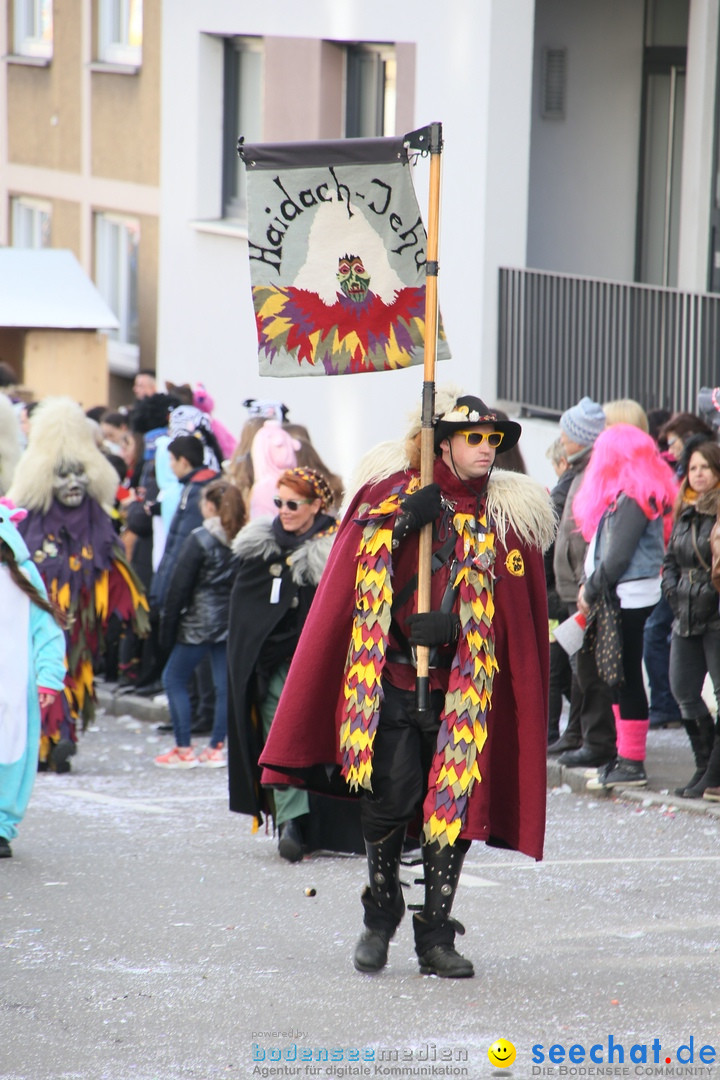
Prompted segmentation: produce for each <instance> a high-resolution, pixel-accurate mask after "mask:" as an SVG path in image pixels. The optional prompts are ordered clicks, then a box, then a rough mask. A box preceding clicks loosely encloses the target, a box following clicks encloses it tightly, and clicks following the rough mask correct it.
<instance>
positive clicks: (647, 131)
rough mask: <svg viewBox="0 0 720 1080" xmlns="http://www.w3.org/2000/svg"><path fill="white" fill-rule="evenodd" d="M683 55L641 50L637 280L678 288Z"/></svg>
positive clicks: (678, 51) (675, 50) (665, 50)
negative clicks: (642, 64) (643, 56)
mask: <svg viewBox="0 0 720 1080" xmlns="http://www.w3.org/2000/svg"><path fill="white" fill-rule="evenodd" d="M686 55H687V50H686V49H685V48H679V47H672V46H671V47H650V48H646V50H645V64H644V88H643V127H642V140H641V142H642V145H641V154H640V205H639V207H638V241H637V254H636V274H635V276H636V280H638V281H642V282H645V283H647V284H649V285H670V286H676V285H677V262H678V237H679V227H680V175H681V167H682V150H683V124H684V114H685V62H686Z"/></svg>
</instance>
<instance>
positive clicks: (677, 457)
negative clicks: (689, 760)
mask: <svg viewBox="0 0 720 1080" xmlns="http://www.w3.org/2000/svg"><path fill="white" fill-rule="evenodd" d="M707 439H714V433H713V430H712V428H711V427H709V425H708V424H706V423H705V421H704V420H703V419H702V418H701V417H700V416H696V415H695V414H694V413H673V414H672V415H671V416H670V417H668V419H667V420H666V421H665V422H664V423H663V424H662V425H661V427H660V428H659V430H658V447H659V448H660V451H661V456H662V457H663V460H664V461H666V462H667V464H668V465H669V466H670V468H671V470H672V472H673V475H674V476H675V478H676V482H677V483H680V481H681V480H682V479H683V478H684V477H685V475H686V473H687V462H688V460H689V454H690V453H692V448H693V446H697V445H699V444H701V443H703V442H705V441H706V440H707ZM663 444H664V450H663V449H662V447H663ZM672 623H673V613H672V609H671V607H670V605H669V604H668V602H667V598H666V597H665V595H664V594H663V596H661V598H660V600H659V601H658V603H657V604H656V606H655V608H654V609H653V611H652V613H651V615H650V617H649V618H648V620H647V622H646V623H645V630H644V634H643V638H644V643H643V660H644V663H645V670H646V672H647V678H648V685H649V688H650V711H649V715H650V727H651V728H664V727H669V726H674V725H676V724H679V723H681V721H682V717H681V714H680V709H679V707H678V703H677V702H676V701H675V698H674V697H673V694H672V690H671V689H670V641H671V637H672Z"/></svg>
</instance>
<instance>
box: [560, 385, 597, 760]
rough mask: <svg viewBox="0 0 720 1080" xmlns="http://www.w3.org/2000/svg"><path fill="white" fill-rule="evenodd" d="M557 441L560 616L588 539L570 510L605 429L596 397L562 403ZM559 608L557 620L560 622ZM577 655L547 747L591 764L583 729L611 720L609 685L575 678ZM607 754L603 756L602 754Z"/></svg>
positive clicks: (571, 607) (587, 676) (574, 588)
mask: <svg viewBox="0 0 720 1080" xmlns="http://www.w3.org/2000/svg"><path fill="white" fill-rule="evenodd" d="M559 426H560V441H561V443H562V446H563V449H564V450H565V454H566V456H567V462H568V468H567V472H566V473H565V477H564V480H565V483H566V484H568V487H567V490H566V495H565V502H564V504H563V508H562V513H561V515H560V522H559V525H558V532H557V536H556V538H555V549H554V553H553V575H554V578H555V590H556V592H557V595H558V597H559V600H560V601H561V602H562V604H564V605H565V618H568V617H569V616H570V615H574V614H575V612H576V611H577V595H578V589H579V587H580V584H581V582H582V580H583V573H584V571H583V564H584V560H585V552H586V550H587V544H586V542H585V540H584V538H583V536H582V534H581V532H580V530H579V528H578V526H577V523H576V521H575V517H574V512H573V503H574V500H575V496H576V495H577V492H578V490H579V488H580V485H581V483H582V480H583V477H584V475H585V471H586V469H587V467H588V463H589V462H590V458H591V454H592V449H593V446H594V444H595V440H596V439H597V438H598V436H599V435H600V434H601V432H602V431H604V429H605V413H604V412H603V410H602V408H601V407H600V405H598V403H597V402H596V401H593V400H592V399H591V398H589V397H583V398H581V399H580V401H579V402H578V403H577V405H573V406H571V408H569V409H566V410H565V412H564V413H563V414H562V416H561V417H560V424H559ZM562 614H563V612H562V610H559V611H558V620H559V622H563V621H564V619H563V618H562V617H561V616H562ZM580 662H581V661H580V657H579V656H577V655H576V656H574V657H573V658H572V660H571V669H572V673H573V674H572V680H571V683H570V715H569V717H568V723H567V727H566V728H565V731H564V732H563V733H562V735H561V736H560V738H559V739H557V740H556V741H555V742H554V743H552V744H551V745H550V746H548V753H549V754H551V755H555V754H558V755H561V756H560V757H558V761H560V763H561V764H562V765H567V766H568V767H570V768H575V767H576V766H585V767H592V766H595V765H598V764H601V762H600V761H598V757H599V756H602V754H603V753H604V750H602V748H600V747H597V746H595V745H594V744H593V740H592V739H591V740H590V741H589V742H588V743H587V744H586V745H583V735H582V732H583V731H587V732H588V733H591V732H593V731H594V730H595V729H596V728H600V729H603V728H605V727H607V725H608V724H612V695H611V693H610V690H609V687H607V686H606V685H605V683H604V682H603V681H602V679H600V678H599V677H597V673H596V674H595V677H594V678H593V677H592V673H591V672H584V679H583V681H582V683H581V682H580V672H579V671H578V666H579V665H580ZM605 760H607V759H605Z"/></svg>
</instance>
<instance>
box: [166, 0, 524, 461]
mask: <svg viewBox="0 0 720 1080" xmlns="http://www.w3.org/2000/svg"><path fill="white" fill-rule="evenodd" d="M532 28H533V0H453V3H452V4H451V5H446V6H445V7H443V8H442V9H441V8H439V7H438V5H437V4H436V3H435V2H434V0H393V2H392V3H391V4H389V3H387V2H386V0H366V3H364V4H361V5H348V4H340V3H337V0H312V2H310V0H305V2H303V3H302V4H298V3H297V2H296V0H273V2H272V3H271V4H260V3H258V2H257V0H203V3H202V4H177V3H176V2H173V0H166V2H165V4H164V5H163V33H164V45H163V125H162V138H163V148H162V219H161V220H162V227H161V237H160V287H159V329H158V368H159V373H160V376H161V378H170V379H172V380H173V381H175V382H183V381H186V380H190V381H192V380H195V379H198V378H202V379H203V380H204V381H205V383H206V385H207V386H208V389H209V390H210V391H211V393H212V394H213V395H214V397H215V399H216V403H217V413H218V415H219V417H220V419H222V420H223V421H224V422H225V423H226V424H227V425H228V426H229V427H230V428H231V430H234V431H236V432H237V431H239V430H240V427H241V426H242V424H243V422H244V420H245V417H246V413H245V410H244V409H243V408H242V404H241V403H242V401H243V400H244V399H245V398H247V397H263V398H268V397H273V398H275V397H277V398H280V399H282V400H283V401H284V402H285V403H286V404H287V405H289V406H290V410H291V419H292V420H294V421H296V422H298V423H305V424H307V426H308V427H309V428H310V431H311V434H312V436H313V441H314V442H315V444H316V446H317V448H318V450H319V452H320V454H321V455H322V456H323V457H324V458H325V460H326V461H327V464H328V465H329V466H331V467H332V468H333V469H335V470H337V471H340V472H342V473H343V475H345V476H346V477H348V476H349V474H350V472H351V471H352V468H353V466H354V464H355V462H356V460H357V458H358V457H359V455H360V454H361V453H363V452H364V451H365V450H366V449H368V448H369V447H371V446H372V445H374V444H375V443H376V442H378V441H379V440H381V439H385V438H393V437H399V436H401V435H402V433H403V431H404V428H405V420H406V415H407V413H408V412H409V411H410V410H412V409H414V408H416V407H417V406H418V405H419V402H420V394H421V386H422V368H420V367H416V368H412V369H409V370H406V371H401V372H389V373H379V374H374V375H364V376H344V377H336V378H315V377H311V378H295V379H272V378H263V379H261V378H260V377H259V375H258V374H257V353H256V344H257V342H256V336H255V328H254V319H253V311H252V303H251V298H250V282H249V274H248V267H247V247H246V244H245V242H244V241H243V240H242V239H240V238H238V236H237V235H235V236H230V235H223V234H222V233H220V232H216V233H213V232H211V231H207V229H205V230H201V229H199V228H198V227H197V225H196V224H194V223H195V222H196V221H197V219H198V218H200V217H212V216H214V215H215V214H217V212H218V203H217V198H218V195H219V191H220V135H221V120H222V115H221V92H222V80H221V50H220V49H219V46H218V43H217V42H216V41H213V39H211V38H210V39H208V38H204V37H202V35H201V32H202V31H205V32H206V33H209V34H259V35H272V34H281V35H283V36H285V37H287V36H291V37H292V36H296V37H304V38H308V37H317V38H337V39H339V40H343V39H347V40H353V39H359V40H367V41H371V40H376V41H414V42H415V43H416V46H417V64H416V91H415V97H416V108H415V126H417V127H420V126H423V125H425V124H428V123H431V122H433V121H440V122H442V124H443V135H444V152H443V185H442V208H441V229H440V258H439V262H440V276H439V297H440V306H441V309H442V314H443V320H444V324H445V329H446V332H447V336H448V341H449V344H450V348H451V350H452V352H453V355H454V358H453V359H452V360H450V361H446V362H443V363H441V364H439V365H438V370H437V377H436V382H437V384H438V385H442V384H444V383H448V382H454V383H458V384H460V385H461V386H463V387H464V388H466V389H467V390H468V391H472V392H475V393H480V395H481V396H483V397H485V398H486V399H487V400H488V401H489V402H490V403H492V400H493V396H494V393H495V364H496V358H495V323H496V318H497V313H496V284H495V282H496V278H497V268H498V266H499V265H507V264H511V265H518V264H522V263H523V262H524V257H525V242H526V223H527V174H528V157H529V118H530V94H531V69H532ZM298 86H299V87H301V86H302V77H301V73H300V72H299V73H298ZM298 138H302V132H298ZM427 175H428V166H427V162H421V163H420V165H419V166H418V168H417V169H416V186H417V188H418V198H419V201H420V205H421V208H422V210H423V214H425V213H426V208H427Z"/></svg>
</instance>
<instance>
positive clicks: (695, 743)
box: [675, 713, 715, 798]
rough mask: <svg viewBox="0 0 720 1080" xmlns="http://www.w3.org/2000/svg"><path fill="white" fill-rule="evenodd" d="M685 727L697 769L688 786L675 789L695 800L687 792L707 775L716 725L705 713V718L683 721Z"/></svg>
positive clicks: (708, 714) (681, 794)
mask: <svg viewBox="0 0 720 1080" xmlns="http://www.w3.org/2000/svg"><path fill="white" fill-rule="evenodd" d="M683 727H684V728H685V730H686V731H687V733H688V739H689V740H690V745H691V747H692V751H693V754H694V756H695V765H696V768H695V772H694V773H693V775H692V777H691V778H690V779H689V780H688V782H687V784H683V785H682V786H681V787H677V788H675V794H676V795H680V796H682V797H683V798H694V796H688V795H687V794H686V792H687V791H688V789H689V788H693V787H695V785H696V784H697V782H698V781H699V780H701V779H702V777H703V776H704V775H705V770H706V768H707V765H708V761H709V760H710V751H711V749H712V744H713V740H714V738H715V725H714V724H713V719H712V717H711V716H710V713H705V715H704V716H701V717H699V718H698V719H697V720H683Z"/></svg>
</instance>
